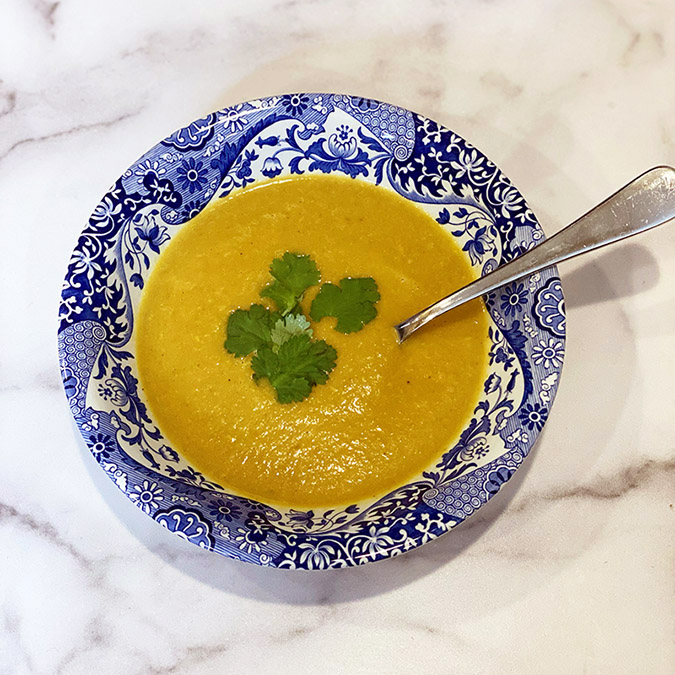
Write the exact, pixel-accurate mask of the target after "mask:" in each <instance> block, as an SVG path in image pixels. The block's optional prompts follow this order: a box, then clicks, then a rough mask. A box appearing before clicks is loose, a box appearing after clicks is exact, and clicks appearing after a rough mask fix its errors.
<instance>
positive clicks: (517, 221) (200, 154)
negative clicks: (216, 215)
mask: <svg viewBox="0 0 675 675" xmlns="http://www.w3.org/2000/svg"><path fill="white" fill-rule="evenodd" d="M311 172H320V173H339V174H343V175H348V176H350V177H351V178H353V179H354V180H360V181H368V182H371V183H374V184H377V185H378V186H380V187H381V188H382V189H386V190H393V191H395V192H396V193H398V194H399V195H402V196H404V197H405V198H407V199H409V200H412V201H414V202H415V203H416V204H418V206H419V207H420V208H422V209H424V210H425V211H426V212H427V213H429V215H430V216H431V217H433V218H434V219H435V220H436V221H437V222H438V223H439V224H440V225H441V226H442V227H444V228H446V229H447V230H448V231H449V232H450V233H451V234H452V235H453V237H455V238H456V240H457V243H458V244H459V245H460V247H461V248H462V249H463V251H464V252H465V254H466V256H467V259H468V260H469V262H470V263H471V265H472V266H473V267H474V269H475V270H476V273H477V274H478V275H483V274H486V273H488V272H489V271H491V270H493V269H494V268H495V267H497V266H498V265H500V264H502V263H503V262H507V261H509V260H511V259H512V258H513V257H515V256H516V255H518V254H519V253H521V252H522V251H524V250H526V249H528V248H530V247H531V246H533V245H535V244H536V243H537V242H538V241H540V240H541V239H542V238H543V233H542V230H541V228H540V227H539V225H538V223H537V221H536V219H535V218H534V216H533V214H532V212H531V211H530V209H529V208H528V207H527V204H526V203H525V201H524V199H523V198H522V196H521V195H520V193H519V192H518V191H517V190H516V189H515V188H514V187H513V186H512V185H511V184H510V183H509V181H508V180H507V179H506V178H505V177H504V176H503V175H502V174H501V173H500V171H499V170H498V169H497V168H496V167H495V165H494V164H493V163H492V162H490V161H489V160H488V159H487V158H486V157H484V156H483V155H482V154H481V153H480V152H479V151H478V150H476V149H475V148H473V147H472V146H471V145H469V144H468V143H467V142H466V141H464V140H463V139H462V138H461V137H459V136H457V135H456V134H454V133H453V132H451V131H449V130H447V129H444V128H442V127H440V126H439V125H438V124H436V123H435V122H433V121H431V120H429V119H426V118H424V117H421V116H420V115H416V114H414V113H412V112H410V111H407V110H404V109H401V108H398V107H396V106H392V105H390V104H386V103H382V102H378V101H373V100H369V99H363V98H356V97H350V96H344V95H334V94H292V95H285V96H280V97H272V98H267V99H260V100H257V101H250V102H248V103H243V104H239V105H236V106H233V107H232V108H227V109H224V110H220V111H218V112H215V113H212V114H211V115H208V116H207V117H205V118H203V119H200V120H197V121H195V122H193V123H192V124H190V125H189V126H188V127H185V128H184V129H181V130H179V131H177V132H176V133H174V134H172V135H171V136H169V137H168V138H166V139H165V140H163V141H162V142H160V143H159V144H157V145H156V146H155V147H153V148H152V149H151V150H150V151H148V152H147V153H146V154H145V155H143V157H141V158H140V159H139V160H138V161H137V162H136V163H135V164H134V165H133V166H132V167H130V168H129V169H128V170H127V171H126V172H125V173H124V174H123V175H122V176H121V177H120V178H119V179H118V180H117V181H116V182H115V184H114V185H113V186H112V188H111V189H110V191H109V192H108V193H107V194H106V195H105V196H104V197H103V199H102V201H101V202H100V204H99V205H98V206H97V208H96V209H95V211H94V213H93V214H92V216H91V218H90V220H89V223H88V225H87V227H86V228H85V229H84V231H83V233H82V234H81V236H80V238H79V240H78V244H77V247H76V249H75V251H74V253H73V256H72V258H71V261H70V264H69V267H68V272H67V276H66V280H65V283H64V288H63V293H62V302H61V307H60V315H59V316H60V327H59V354H60V361H61V371H62V376H63V382H64V387H65V389H66V394H67V396H68V400H69V403H70V407H71V411H72V413H73V415H74V418H75V420H76V422H77V425H78V427H79V429H80V430H81V432H82V435H83V437H84V439H85V441H86V442H87V444H88V446H89V448H90V450H91V452H92V453H93V455H94V457H95V458H96V459H97V461H98V462H99V464H100V465H101V467H102V468H103V470H104V471H106V472H107V473H108V474H109V476H110V478H111V479H112V480H113V481H114V482H115V483H116V484H117V485H118V487H120V489H122V490H123V491H124V492H125V493H126V494H127V495H128V496H129V498H130V499H132V500H133V501H134V502H135V503H136V504H137V505H138V506H139V507H140V508H141V509H143V510H144V511H145V512H146V513H147V514H148V515H150V516H151V517H153V518H154V519H155V520H157V521H158V522H159V523H160V524H162V525H163V526H165V527H167V528H168V529H169V530H171V531H173V532H175V533H176V534H178V535H179V536H181V537H183V538H186V539H188V540H190V541H192V542H193V543H196V544H197V545H199V546H202V547H204V548H208V549H211V550H214V551H217V552H219V553H222V554H224V555H227V556H229V557H233V558H239V559H242V560H246V561H249V562H256V563H259V564H265V565H275V566H281V567H305V568H323V567H330V566H344V565H351V564H358V563H362V562H368V561H371V560H377V559H379V558H382V557H387V556H391V555H395V554H397V553H400V552H403V551H406V550H409V549H410V548H413V547H415V546H418V545H420V544H422V543H425V542H426V541H428V540H429V539H430V538H433V537H435V536H438V535H439V534H442V533H443V532H445V531H447V530H448V529H450V528H452V527H454V526H455V525H456V524H458V523H459V522H461V521H462V520H464V519H465V518H466V517H468V516H469V515H471V514H472V513H473V512H475V511H476V510H477V509H478V508H480V506H482V505H483V504H484V503H485V502H487V500H488V499H490V498H491V497H492V496H493V495H494V494H495V493H496V492H497V491H498V490H499V489H500V487H501V485H502V484H503V483H504V482H506V481H507V480H508V479H509V478H510V477H511V475H513V473H514V472H515V470H516V469H517V468H518V466H519V465H520V464H521V463H522V461H523V459H524V457H525V456H526V455H527V453H528V452H529V450H530V448H531V447H532V444H533V443H534V441H535V439H536V437H537V435H538V433H539V432H540V430H541V428H542V427H543V425H544V423H545V421H546V419H547V416H548V413H549V410H550V406H551V404H552V401H553V397H554V395H555V391H556V388H557V382H558V378H559V375H560V369H561V367H562V359H563V353H564V339H565V314H564V300H563V295H562V288H561V284H560V280H559V278H558V277H557V273H556V270H555V269H550V270H547V271H545V272H542V273H540V274H537V275H533V276H531V277H529V278H527V279H523V280H521V281H519V282H515V283H513V284H511V285H510V286H508V287H506V288H503V289H500V290H499V291H497V292H495V293H492V294H491V295H490V296H488V297H487V298H485V301H486V305H487V307H488V310H489V313H490V316H491V325H490V330H489V337H490V352H489V363H490V365H489V372H488V374H487V377H486V380H485V382H484V386H483V389H482V393H481V398H480V401H479V402H478V405H477V407H476V408H475V411H474V415H473V417H472V418H471V420H470V421H469V422H468V424H467V426H466V427H465V429H464V431H463V432H462V433H461V435H460V436H459V437H458V438H457V439H455V441H454V442H453V443H452V445H451V446H450V447H448V449H447V451H446V452H445V453H444V455H443V456H442V458H441V459H440V461H437V462H434V463H433V464H432V465H431V466H429V467H427V469H426V470H425V471H424V472H423V473H421V474H420V475H419V476H417V477H415V479H413V480H412V481H410V482H409V483H407V484H406V485H402V486H400V487H399V488H397V489H395V490H394V491H392V492H391V493H389V494H387V495H382V496H381V497H380V498H378V499H376V500H371V501H368V502H361V503H358V504H345V505H344V506H343V507H340V508H329V509H312V510H296V509H285V508H281V507H279V506H278V505H275V504H263V503H260V502H256V501H253V500H250V499H246V498H243V497H241V496H238V495H235V494H231V493H228V492H226V491H224V490H223V489H222V488H221V487H220V486H218V485H216V484H215V483H213V482H210V481H209V480H208V479H207V477H205V476H203V475H201V474H200V473H199V472H198V471H196V470H195V469H194V468H192V467H191V466H190V465H189V464H188V463H187V462H186V461H185V460H184V459H183V458H182V457H181V456H180V455H179V454H178V453H177V452H176V451H175V450H174V449H173V448H172V447H170V444H169V443H168V442H167V440H166V439H165V438H164V437H163V436H162V432H161V429H159V428H158V426H157V425H156V424H155V423H154V421H153V420H152V418H151V416H150V413H149V411H148V406H147V401H146V400H145V397H144V393H143V391H142V389H141V388H140V386H139V384H138V372H137V368H136V362H135V358H134V316H135V315H136V312H137V309H138V306H139V302H140V299H141V296H142V293H143V287H144V285H145V283H146V281H147V279H148V276H149V275H150V274H151V272H152V268H153V265H154V264H155V263H156V261H157V259H158V257H159V256H160V255H161V252H162V250H163V249H164V248H165V247H166V245H167V244H168V242H169V241H170V240H171V239H172V238H173V237H174V236H175V235H176V233H177V232H178V231H180V229H181V228H182V227H183V226H184V225H185V224H186V223H187V222H188V221H189V220H190V219H191V218H192V217H194V216H195V215H196V214H197V213H199V212H200V211H201V210H202V209H203V208H204V207H205V206H206V204H208V203H209V202H210V201H211V200H217V199H221V198H222V197H225V196H227V195H229V194H230V193H232V192H233V191H236V190H239V189H242V188H246V187H248V186H250V185H253V184H255V183H256V181H261V180H268V179H269V178H273V177H276V176H284V175H293V174H304V173H311Z"/></svg>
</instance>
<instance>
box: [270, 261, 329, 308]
mask: <svg viewBox="0 0 675 675" xmlns="http://www.w3.org/2000/svg"><path fill="white" fill-rule="evenodd" d="M270 274H271V275H272V276H273V277H274V281H272V282H271V283H270V284H268V285H267V286H265V288H263V290H262V291H261V293H260V296H261V297H263V298H270V300H272V301H274V303H275V304H276V306H277V307H278V308H279V311H280V312H281V313H282V314H283V315H286V314H288V313H289V312H291V311H292V310H293V309H295V307H296V306H297V305H298V303H299V302H300V301H301V300H302V296H303V295H304V293H305V291H306V290H307V289H308V288H309V287H310V286H315V285H316V284H318V283H319V277H320V275H319V270H318V269H317V267H316V263H315V262H314V261H313V260H312V259H311V258H310V257H309V256H308V255H300V254H298V253H284V255H283V257H281V258H275V259H274V260H273V261H272V264H271V265H270Z"/></svg>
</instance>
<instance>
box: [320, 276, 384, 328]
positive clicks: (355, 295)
mask: <svg viewBox="0 0 675 675" xmlns="http://www.w3.org/2000/svg"><path fill="white" fill-rule="evenodd" d="M379 299H380V293H379V291H378V290H377V284H376V283H375V280H374V279H371V278H370V277H366V278H361V279H352V278H346V279H342V280H341V281H340V286H339V288H338V287H337V286H335V285H334V284H324V285H323V286H322V287H321V290H320V291H319V294H318V295H317V296H316V298H314V302H313V303H312V308H311V311H310V313H309V315H310V316H311V317H312V319H314V321H319V320H321V319H322V318H323V317H324V316H334V317H336V318H337V324H336V326H335V329H336V330H338V331H340V333H354V332H356V331H358V330H361V329H362V328H363V327H364V326H365V325H366V324H367V323H368V322H369V321H372V320H373V319H374V318H375V317H376V316H377V310H376V309H375V303H376V302H377V301H378V300H379Z"/></svg>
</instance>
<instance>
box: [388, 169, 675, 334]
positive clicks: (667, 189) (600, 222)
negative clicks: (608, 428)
mask: <svg viewBox="0 0 675 675" xmlns="http://www.w3.org/2000/svg"><path fill="white" fill-rule="evenodd" d="M672 218H675V169H672V168H671V167H668V166H658V167H656V168H654V169H650V170H649V171H646V172H645V173H643V174H642V175H641V176H638V177H637V178H635V179H634V180H632V181H631V182H630V183H628V185H626V186H625V187H622V188H621V189H620V190H619V191H618V192H615V193H614V194H613V195H612V196H611V197H608V198H607V199H606V200H605V201H604V202H602V203H601V204H598V206H596V207H595V208H594V209H591V210H590V211H589V212H588V213H586V214H585V215H583V216H581V218H579V219H578V220H575V221H574V222H573V223H571V224H570V225H568V226H567V227H566V228H564V229H562V230H560V232H558V233H556V234H555V235H553V236H552V237H550V238H549V239H546V240H545V241H543V242H542V243H541V244H538V245H537V246H535V247H534V248H531V249H530V250H529V251H527V252H526V253H523V254H522V255H520V256H518V257H517V258H515V259H514V260H512V261H511V262H510V263H507V264H506V265H503V266H502V267H498V268H497V269H496V270H494V271H493V272H490V273H489V274H486V275H485V276H484V277H481V278H480V279H476V281H473V282H471V283H470V284H468V285H467V286H464V287H463V288H460V289H459V290H458V291H456V292H455V293H452V294H451V295H448V296H447V297H445V298H443V299H441V300H439V301H438V302H435V303H434V304H433V305H430V306H429V307H427V308H426V309H423V310H422V311H421V312H418V313H417V314H414V315H413V316H411V317H410V318H409V319H406V320H405V321H402V322H401V323H399V324H398V325H397V326H395V329H396V333H397V334H398V338H399V341H400V342H403V341H404V340H405V339H406V338H407V337H409V336H410V335H411V334H412V333H414V332H415V331H416V330H417V329H418V328H421V327H422V326H424V324H426V323H428V322H429V321H431V320H433V319H435V318H436V317H438V316H441V314H445V312H447V311H449V310H451V309H454V308H455V307H458V306H459V305H462V304H464V303H465V302H468V301H469V300H473V299H474V298H477V297H479V296H481V295H485V294H486V293H489V292H490V291H493V290H494V289H495V288H499V287H500V286H504V285H505V284H508V283H509V282H511V281H515V280H516V279H520V278H521V277H524V276H526V275H528V274H533V273H534V272H538V271H540V270H542V269H544V268H546V267H550V266H551V265H555V264H557V263H559V262H562V261H563V260H567V259H569V258H573V257H574V256H577V255H581V254H582V253H587V252H588V251H593V250H595V249H596V248H600V247H601V246H606V245H607V244H612V243H614V242H615V241H620V240H621V239H625V238H626V237H632V236H633V235H634V234H639V233H640V232H644V231H645V230H649V229H651V228H652V227H656V226H657V225H661V224H662V223H665V222H667V221H669V220H671V219H672Z"/></svg>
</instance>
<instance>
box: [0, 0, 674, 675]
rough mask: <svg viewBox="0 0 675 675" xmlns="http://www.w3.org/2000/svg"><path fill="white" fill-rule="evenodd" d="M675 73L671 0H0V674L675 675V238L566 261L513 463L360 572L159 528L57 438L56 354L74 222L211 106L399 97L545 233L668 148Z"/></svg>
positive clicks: (662, 236) (73, 444)
mask: <svg viewBox="0 0 675 675" xmlns="http://www.w3.org/2000/svg"><path fill="white" fill-rule="evenodd" d="M197 4H198V7H197V6H196V5H197ZM674 66H675V12H673V6H672V4H671V2H669V0H654V1H653V2H649V3H647V2H634V1H633V0H594V1H589V2H586V1H584V2H582V1H581V0H571V1H570V0H568V1H566V2H559V1H557V0H550V1H549V0H546V1H541V2H538V3H535V2H531V1H529V0H495V1H494V2H459V1H454V2H443V1H436V2H431V1H429V2H422V1H419V2H416V3H412V2H409V3H406V2H393V1H390V2H385V1H384V0H382V1H380V0H371V2H356V1H355V0H354V1H351V0H337V1H333V2H330V3H316V2H311V1H310V0H307V1H304V0H299V1H298V0H277V1H267V2H263V1H259V0H249V2H246V3H223V2H202V3H193V4H191V5H190V6H189V7H188V5H187V4H186V3H179V2H177V1H173V0H171V1H169V0H162V1H159V0H146V1H145V2H131V1H129V0H119V1H118V2H114V3H112V2H111V3H92V2H86V1H85V0H62V1H61V2H58V1H57V2H49V1H48V0H31V1H28V0H3V2H2V3H1V4H0V257H1V260H2V264H1V265H0V280H1V284H0V298H1V302H0V312H1V314H0V326H1V329H0V346H1V350H0V531H1V532H2V542H3V543H2V549H1V551H0V673H1V674H2V675H16V674H23V673H40V674H42V673H46V674H52V673H60V674H63V675H69V674H74V673H78V674H79V673H86V674H89V673H99V674H101V675H103V674H107V673H115V674H117V673H127V674H130V675H131V674H136V673H139V674H140V673H143V674H145V673H178V674H182V673H189V674H190V675H193V674H197V675H199V674H201V673H226V672H227V673H230V672H234V673H242V672H254V673H432V672H433V673H453V674H463V673H467V674H472V675H473V674H476V673H544V672H545V673H556V674H557V673H561V674H563V673H564V674H569V673H580V674H581V673H589V674H590V673H601V674H604V673H608V674H611V675H620V674H624V673H650V674H651V675H662V674H663V675H670V674H671V673H673V672H675V612H674V611H673V608H674V606H675V604H674V601H675V575H674V562H675V534H674V533H675V529H674V525H675V510H674V507H673V501H674V498H675V494H674V493H675V440H674V439H675V433H674V432H675V414H674V411H675V349H674V339H675V311H674V307H675V225H672V226H664V227H663V228H661V229H660V230H657V231H654V232H652V233H649V234H646V235H643V236H641V237H640V238H639V239H636V240H633V241H630V242H627V243H625V244H623V245H618V246H615V247H614V248H612V249H608V250H607V251H606V252H599V253H597V254H594V255H591V256H588V257H585V258H582V259H580V260H578V261H576V262H571V263H568V264H567V265H566V266H565V267H564V269H563V281H564V289H565V293H566V298H567V307H568V311H569V325H568V337H569V342H568V352H567V358H566V363H565V369H564V374H563V378H562V382H561V386H560V391H559V395H558V400H557V401H556V404H555V407H554V410H553V414H552V416H551V419H550V421H549V423H548V425H547V427H546V430H545V431H544V433H543V435H542V438H541V440H540V442H539V444H538V446H537V448H536V450H535V451H533V453H532V455H531V457H530V460H529V461H528V463H527V464H526V467H524V468H523V469H522V470H521V471H519V472H518V474H517V475H516V477H515V478H514V479H513V480H512V481H511V482H510V483H509V485H508V486H506V488H505V489H504V490H503V491H502V492H501V493H500V494H499V495H498V496H497V497H496V498H495V499H494V500H493V501H492V502H490V503H489V504H488V505H487V506H486V507H485V508H484V509H482V510H481V512H480V513H479V514H478V515H477V516H476V517H474V518H473V519H470V520H469V521H467V522H466V523H465V524H463V525H462V526H460V527H459V528H458V529H456V530H455V531H453V532H452V533H450V534H449V535H446V536H444V537H442V538H441V539H440V540H437V541H435V542H432V543H431V544H429V545H427V546H424V547H422V548H421V549H417V550H415V551H413V552H411V553H409V554H407V555H405V556H403V557H401V558H396V559H393V560H388V561H385V562H382V563H378V564H375V565H367V566H365V567H362V568H358V569H348V570H342V571H340V570H338V571H332V572H316V573H289V572H284V571H278V570H273V569H262V568H256V567H253V566H249V565H245V564H242V563H238V562H235V561H231V560H227V559H224V558H220V557H218V556H216V555H214V554H211V553H207V552H203V551H201V550H199V549H198V548H197V547H195V546H192V545H190V544H188V543H186V542H183V541H181V540H180V539H178V538H177V537H175V536H172V535H170V534H169V533H167V532H166V531H165V530H163V529H162V528H160V527H159V526H158V525H156V524H155V523H153V522H152V521H151V520H150V519H149V518H147V517H146V516H145V515H144V514H142V513H141V512H140V511H138V510H137V509H136V507H134V506H133V505H132V504H131V502H129V501H128V500H127V499H126V498H125V497H124V496H123V495H122V493H120V492H118V491H117V489H116V488H115V487H114V485H113V484H112V483H111V482H110V481H109V480H108V479H107V477H105V475H104V474H103V472H102V471H101V470H100V469H99V468H98V467H97V466H96V465H95V463H94V461H93V459H92V458H91V457H90V456H89V453H88V452H87V451H86V449H85V448H84V447H83V444H82V443H81V442H80V441H79V438H78V436H77V433H76V431H75V428H74V426H73V424H72V423H71V421H70V416H69V412H68V408H67V405H66V401H65V397H64V395H63V392H62V388H61V383H60V380H59V375H58V371H57V359H56V314H57V303H58V296H59V291H60V284H61V280H62V278H63V275H64V272H65V269H66V262H67V260H68V257H69V255H70V252H71V250H72V248H73V245H74V243H75V240H76V238H77V235H78V232H79V231H80V229H81V228H82V226H83V225H84V223H85V222H86V219H87V217H88V215H89V213H90V212H91V210H92V209H93V207H94V206H95V204H96V203H97V201H98V200H99V198H100V197H101V196H102V194H103V193H104V192H105V190H106V189H107V187H108V185H109V184H110V183H111V181H112V180H114V179H115V178H116V177H117V176H118V175H119V174H120V173H121V172H122V171H123V170H124V169H125V168H126V167H127V166H128V165H129V164H131V163H132V161H133V160H135V159H136V157H137V156H138V155H140V154H141V153H142V152H143V151H145V150H146V149H147V148H148V147H149V146H150V145H152V144H153V143H154V142H155V141H157V140H158V139H159V138H160V137H163V136H165V135H166V134H167V133H169V132H171V131H172V130H173V129H175V128H177V127H179V126H182V125H183V124H185V123H187V122H189V121H191V120H192V119H194V118H197V117H199V116H201V115H203V114H204V113H206V112H208V111H210V110H212V109H215V108H218V107H221V106H224V105H227V104H231V103H235V102H238V101H240V100H246V99H248V98H253V97H257V96H261V95H265V94H270V93H280V92H283V91H296V90H310V91H311V90H316V91H345V92H349V93H356V94H363V95H366V96H370V97H374V98H380V99H384V100H388V101H391V102H394V103H398V104H400V105H403V106H406V107H409V108H412V109H414V110H417V111H419V112H422V113H424V114H426V115H428V116H430V117H432V118H434V119H437V120H439V121H441V122H443V123H445V124H446V126H449V127H450V128H452V129H454V130H456V131H458V132H459V133H461V134H462V135H463V136H465V137H466V138H468V139H469V140H470V141H472V142H473V143H475V144H476V145H478V146H479V147H480V148H481V149H482V150H483V151H484V152H485V153H487V154H488V155H489V156H490V157H491V158H492V159H494V160H495V161H496V162H497V163H498V164H499V165H500V166H501V167H502V169H503V170H504V171H505V172H506V174H507V175H508V176H509V177H510V178H511V179H512V180H513V181H514V182H515V183H516V185H517V186H518V187H519V188H520V189H521V191H522V192H523V193H524V194H525V196H526V197H527V199H528V200H529V202H530V204H531V206H532V207H533V209H534V211H535V213H536V214H537V215H538V216H539V218H540V220H541V222H542V224H543V226H544V228H545V229H546V231H547V232H549V233H550V232H553V231H555V230H556V229H558V228H559V227H561V226H562V225H563V224H565V223H567V222H568V221H569V220H571V219H573V218H574V217H576V216H577V215H579V214H581V213H582V212H584V211H585V210H586V209H587V208H589V207H591V206H592V205H594V204H595V203H597V202H598V201H599V200H600V199H602V198H604V197H605V196H607V195H608V194H609V193H610V192H611V191H613V190H614V189H615V188H618V187H619V186H621V185H622V184H624V183H625V182H627V181H628V180H629V179H630V178H632V177H633V176H634V175H637V174H638V173H640V172H641V171H643V170H645V169H647V168H649V167H650V166H652V165H655V164H660V163H670V164H675V77H674V76H673V75H674Z"/></svg>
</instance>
